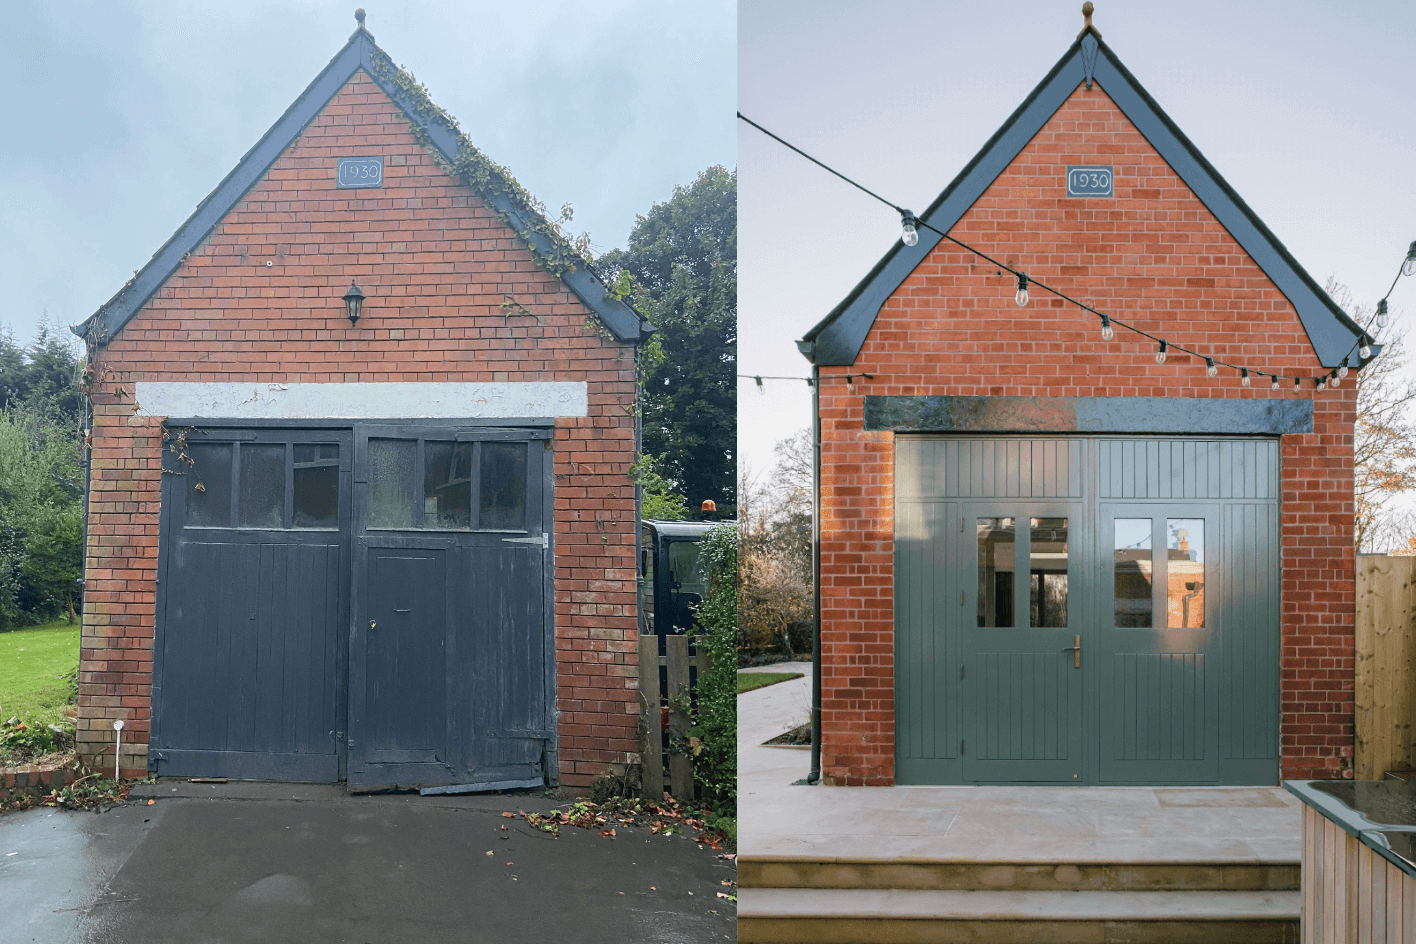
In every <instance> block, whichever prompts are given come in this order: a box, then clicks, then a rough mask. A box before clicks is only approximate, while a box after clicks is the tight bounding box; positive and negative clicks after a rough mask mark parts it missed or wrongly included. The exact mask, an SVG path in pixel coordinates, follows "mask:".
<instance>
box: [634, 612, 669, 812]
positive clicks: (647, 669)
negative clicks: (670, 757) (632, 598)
mask: <svg viewBox="0 0 1416 944" xmlns="http://www.w3.org/2000/svg"><path fill="white" fill-rule="evenodd" d="M662 717H663V715H662V713H661V712H660V710H659V637H658V636H640V637H639V742H640V743H639V763H640V767H641V771H640V777H641V780H640V787H641V790H642V792H643V794H644V796H646V797H648V798H650V799H654V800H657V799H659V798H661V797H662V796H663V795H664V756H663V746H662V743H661V742H662V739H661V738H660V736H659V732H660V731H661V730H662V725H663V722H662V720H660V719H661V718H662Z"/></svg>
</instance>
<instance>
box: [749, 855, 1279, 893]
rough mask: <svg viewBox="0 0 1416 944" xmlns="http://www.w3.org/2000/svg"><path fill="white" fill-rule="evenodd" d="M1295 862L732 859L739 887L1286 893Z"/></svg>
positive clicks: (767, 857)
mask: <svg viewBox="0 0 1416 944" xmlns="http://www.w3.org/2000/svg"><path fill="white" fill-rule="evenodd" d="M1298 871H1299V865H1298V863H1297V862H1252V861H1244V862H1165V861H1155V860H1151V861H1145V862H1061V863H1059V862H1045V863H1044V862H972V861H942V860H918V859H917V860H901V859H874V860H872V859H856V860H842V859H831V860H810V859H805V858H796V857H790V858H789V857H777V856H739V858H738V885H739V886H740V887H742V888H865V889H890V888H898V889H913V890H955V891H1003V890H1008V889H1016V890H1030V891H1255V892H1257V891H1292V890H1296V889H1297V888H1298Z"/></svg>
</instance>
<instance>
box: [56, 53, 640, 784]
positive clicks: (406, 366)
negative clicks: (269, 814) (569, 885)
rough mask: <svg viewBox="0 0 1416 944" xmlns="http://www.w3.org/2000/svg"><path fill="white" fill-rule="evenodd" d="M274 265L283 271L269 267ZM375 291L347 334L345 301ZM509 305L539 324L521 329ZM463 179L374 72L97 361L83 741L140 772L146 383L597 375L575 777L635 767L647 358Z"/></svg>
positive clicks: (576, 538)
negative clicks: (117, 743)
mask: <svg viewBox="0 0 1416 944" xmlns="http://www.w3.org/2000/svg"><path fill="white" fill-rule="evenodd" d="M350 155H356V156H360V157H364V156H373V155H382V156H383V158H384V165H385V184H384V186H383V187H382V188H381V189H368V190H338V189H336V188H335V181H334V177H333V165H334V160H335V158H336V157H337V156H350ZM267 260H269V261H271V262H272V263H273V265H271V266H270V267H267V265H266V262H267ZM351 278H354V279H357V280H358V282H359V284H360V286H361V287H362V288H363V289H364V291H365V292H366V293H367V295H368V299H367V300H366V302H365V305H364V312H363V317H362V318H361V319H360V321H359V324H358V326H357V327H351V326H350V324H349V321H348V319H347V318H346V317H345V312H344V302H343V301H342V300H341V298H340V296H342V295H343V294H344V290H345V289H346V288H347V287H348V285H349V281H350V279H351ZM508 298H510V299H512V300H514V301H515V303H517V304H518V305H521V306H524V308H525V309H527V310H529V311H530V312H532V314H531V315H530V316H527V315H523V314H518V313H509V312H508V311H507V310H505V309H503V307H502V304H503V302H505V301H507V299H508ZM597 325H598V321H597V320H596V319H595V316H594V315H593V314H591V312H590V310H589V309H588V308H587V307H586V306H585V305H584V304H583V303H582V302H580V300H579V299H577V298H576V297H575V296H574V295H572V294H571V293H570V292H569V291H568V290H567V289H566V288H565V286H564V285H563V284H562V283H561V282H560V280H559V279H558V278H556V277H555V276H553V275H551V274H550V273H548V272H546V271H545V270H544V269H542V268H540V267H538V265H537V264H536V263H535V261H534V259H533V257H532V256H531V254H530V253H529V252H528V251H527V250H526V249H525V247H524V246H523V245H522V244H521V242H520V241H519V240H518V239H517V238H516V237H515V236H514V234H513V233H512V231H511V230H510V229H509V228H508V227H507V226H506V225H505V224H503V222H502V221H501V219H500V218H499V217H497V216H496V215H495V214H494V213H492V212H491V211H489V210H487V209H486V208H484V207H483V206H482V204H481V202H480V201H479V200H478V199H477V198H476V197H475V196H474V195H472V192H471V191H470V190H469V189H468V188H467V187H465V186H463V185H461V184H460V183H458V182H457V181H456V180H455V179H454V178H452V177H450V176H448V175H447V174H446V173H445V172H444V171H443V170H442V169H441V168H440V167H439V165H438V164H437V163H435V162H434V160H433V159H432V157H431V156H430V155H429V153H428V152H427V151H426V150H425V149H424V148H423V147H422V146H421V145H419V144H418V143H417V142H416V141H415V140H414V137H413V135H412V132H411V130H410V127H409V124H408V122H407V120H406V119H405V118H404V116H403V114H402V112H401V111H399V110H398V108H397V107H396V106H394V105H393V104H392V102H390V101H389V99H388V98H387V97H386V96H385V95H384V94H383V92H382V91H381V90H380V89H379V88H378V87H377V86H376V85H375V84H374V83H373V82H372V80H371V79H369V77H368V76H366V75H364V74H363V73H362V72H361V73H359V74H357V75H356V76H355V77H354V78H353V79H351V80H350V82H349V83H348V84H347V85H346V86H345V87H344V88H343V89H342V90H341V91H340V93H339V94H338V95H337V96H336V97H335V98H334V99H333V100H332V101H331V102H330V104H329V105H328V106H327V107H326V108H325V109H324V111H323V112H322V113H321V114H320V115H319V116H318V117H317V118H316V119H315V120H314V121H313V122H311V124H310V125H309V126H308V127H307V128H306V129H305V130H304V132H303V133H302V134H301V136H300V137H299V138H298V139H297V140H296V141H295V143H294V144H292V145H291V147H290V148H289V149H288V150H287V151H286V152H285V153H284V154H283V155H282V156H281V157H280V159H279V160H277V161H276V163H275V164H274V166H273V167H272V168H271V169H270V171H269V172H268V173H267V174H266V176H265V177H264V178H263V179H262V180H261V181H260V182H259V183H258V184H257V185H256V186H255V187H254V188H253V189H252V190H251V192H250V193H248V194H247V195H246V197H245V198H244V199H243V200H242V201H241V203H240V204H239V205H238V206H237V207H236V208H235V209H234V210H233V211H232V212H231V213H230V214H229V215H228V216H227V217H226V218H225V219H224V220H223V221H222V222H221V223H220V224H219V225H218V226H217V227H216V229H215V230H214V231H213V233H212V234H211V235H210V236H209V237H208V238H207V239H206V241H205V242H204V243H203V244H202V245H201V246H200V247H199V248H197V249H196V250H194V251H193V252H192V253H191V255H190V257H189V258H188V259H187V260H186V261H185V262H184V263H183V264H182V265H181V267H180V268H178V270H177V271H176V272H175V273H174V274H173V275H172V277H171V278H170V279H169V280H168V281H167V283H166V284H165V285H164V286H163V287H162V288H161V289H160V290H159V291H158V293H157V294H156V295H155V296H154V297H153V298H152V299H151V300H149V301H148V303H147V305H146V306H145V307H144V308H143V309H142V311H140V312H139V313H138V314H137V316H136V317H135V318H134V319H133V320H132V321H130V322H129V323H128V325H127V326H126V327H125V328H124V329H123V330H122V331H121V332H119V333H118V335H117V336H116V337H115V338H113V339H112V340H111V341H110V342H109V343H108V344H107V346H106V347H103V348H101V349H100V351H99V355H98V366H99V378H98V384H97V390H96V395H95V397H94V402H95V407H94V414H95V415H94V448H93V453H92V462H93V474H92V491H91V494H90V504H89V514H90V517H89V549H88V561H87V578H88V582H87V593H86V602H85V614H84V631H83V641H82V666H81V673H80V678H79V705H80V708H79V711H80V720H79V734H78V740H79V747H80V752H81V753H82V754H83V755H84V756H85V758H86V759H87V760H89V761H90V762H94V761H96V759H97V758H98V757H99V755H102V754H104V753H106V754H107V755H108V761H107V763H108V764H109V765H111V764H112V753H113V748H112V744H113V734H112V720H113V719H115V718H123V719H125V720H126V722H127V726H126V728H125V729H124V732H123V740H124V750H125V767H126V766H127V764H126V757H127V756H128V755H127V754H126V752H127V751H128V750H129V745H132V749H133V751H134V753H133V754H132V755H131V756H132V765H131V768H132V772H133V773H134V774H138V773H139V772H140V771H142V770H144V769H145V765H146V758H145V752H146V742H147V736H148V731H149V719H150V718H151V701H150V695H151V686H152V637H153V623H154V616H155V597H154V593H155V586H156V585H155V579H154V578H155V577H156V571H157V542H158V508H159V503H160V481H159V479H160V472H159V459H160V452H161V445H162V444H161V436H162V432H161V421H160V420H158V419H150V418H145V417H137V416H135V415H133V414H134V410H135V407H134V403H133V389H134V387H133V385H134V384H135V383H136V382H138V381H145V380H146V381H151V380H164V381H240V380H246V381H259V382H267V381H269V382H281V383H296V382H299V383H339V382H354V381H358V382H366V383H367V382H395V381H401V382H489V381H490V382H497V381H512V382H515V381H533V380H541V381H545V380H559V381H585V382H586V383H587V384H588V393H589V415H588V416H586V417H584V418H579V419H562V420H559V421H557V424H556V431H555V543H556V593H555V599H556V611H555V620H556V650H557V657H556V658H557V691H556V700H557V706H558V708H559V711H560V756H559V761H560V776H561V780H562V782H563V783H566V784H569V785H585V784H587V783H588V782H589V781H590V780H591V779H592V778H593V777H594V776H595V775H597V774H599V773H601V772H602V771H603V770H604V769H605V767H606V765H607V764H610V763H624V762H626V761H627V760H637V754H636V752H637V750H638V746H637V743H636V736H635V731H636V718H637V711H638V708H637V694H636V691H637V679H638V673H637V669H636V666H635V660H636V655H635V653H636V637H637V634H638V628H637V623H636V610H635V559H634V486H633V483H632V482H631V481H630V479H629V478H628V475H627V473H628V471H629V467H630V465H631V463H632V462H633V460H634V427H633V416H632V413H631V410H632V407H633V401H634V370H633V351H632V349H631V348H630V347H629V346H627V345H621V344H617V343H614V342H610V341H606V340H604V337H605V336H606V335H604V334H603V332H602V331H601V330H597Z"/></svg>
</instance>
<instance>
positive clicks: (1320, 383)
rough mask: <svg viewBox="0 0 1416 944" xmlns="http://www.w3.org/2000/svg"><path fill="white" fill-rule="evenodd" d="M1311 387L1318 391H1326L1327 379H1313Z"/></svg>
mask: <svg viewBox="0 0 1416 944" xmlns="http://www.w3.org/2000/svg"><path fill="white" fill-rule="evenodd" d="M1313 386H1314V387H1316V388H1318V390H1319V391H1322V390H1326V389H1327V378H1326V377H1314V378H1313Z"/></svg>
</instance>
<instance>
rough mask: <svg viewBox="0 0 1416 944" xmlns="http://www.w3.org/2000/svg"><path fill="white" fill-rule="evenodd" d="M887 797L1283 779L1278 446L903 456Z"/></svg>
mask: <svg viewBox="0 0 1416 944" xmlns="http://www.w3.org/2000/svg"><path fill="white" fill-rule="evenodd" d="M895 479H896V490H897V495H896V518H895V612H896V617H895V630H896V632H895V643H896V645H895V654H896V660H895V677H896V744H897V748H896V754H897V756H896V779H897V781H898V782H901V783H1057V784H1097V783H1100V784H1250V783H1274V782H1276V781H1277V776H1278V769H1277V756H1278V723H1277V722H1278V669H1279V665H1278V661H1279V646H1278V643H1279V567H1278V564H1279V543H1278V453H1277V448H1276V442H1275V441H1273V440H1238V439H1230V440H1175V439H1111V438H1067V439H1036V438H1033V439H1023V438H1009V439H1003V438H990V439H963V438H928V437H910V438H906V437H899V438H897V444H896V470H895Z"/></svg>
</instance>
